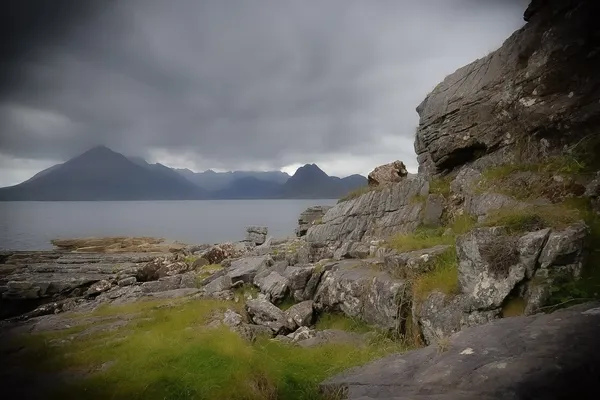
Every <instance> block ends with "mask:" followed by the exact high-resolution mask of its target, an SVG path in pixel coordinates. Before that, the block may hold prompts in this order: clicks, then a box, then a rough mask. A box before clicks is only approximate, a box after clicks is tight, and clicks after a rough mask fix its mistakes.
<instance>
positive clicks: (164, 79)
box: [0, 0, 528, 186]
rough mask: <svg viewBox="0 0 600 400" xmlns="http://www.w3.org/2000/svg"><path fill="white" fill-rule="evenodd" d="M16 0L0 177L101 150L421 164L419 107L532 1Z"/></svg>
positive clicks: (4, 79)
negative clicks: (415, 144) (415, 142)
mask: <svg viewBox="0 0 600 400" xmlns="http://www.w3.org/2000/svg"><path fill="white" fill-rule="evenodd" d="M6 2H7V4H8V3H12V6H5V4H4V3H3V7H7V9H8V10H9V11H8V12H6V13H4V12H3V14H4V15H3V17H4V18H6V20H2V21H0V24H1V25H2V28H1V29H0V34H1V35H2V37H3V39H4V40H3V41H2V43H1V48H0V51H1V54H0V56H2V59H3V60H5V61H4V62H3V63H2V65H1V67H0V170H1V172H2V173H1V174H0V186H7V185H13V184H16V183H19V182H21V181H23V180H26V179H28V178H29V177H31V176H32V175H34V174H35V173H36V172H38V171H40V170H42V169H44V168H47V167H49V166H51V165H54V164H56V163H60V162H63V161H66V160H68V159H69V158H71V157H74V156H76V155H78V154H80V153H82V152H84V151H86V150H87V149H89V148H91V147H93V146H96V145H105V146H108V147H110V148H111V149H113V150H115V151H118V152H121V153H123V154H125V155H131V156H141V157H144V158H145V159H147V160H148V161H150V162H161V163H163V164H165V165H168V166H172V167H177V168H189V169H191V170H194V171H203V170H206V169H209V168H211V169H214V170H284V171H286V172H288V173H293V172H294V171H295V169H296V168H297V167H298V166H300V165H303V164H306V163H316V164H318V165H319V166H320V167H321V168H322V169H323V170H324V171H325V172H327V173H328V174H330V175H336V176H347V175H350V174H354V173H360V174H363V175H367V174H368V173H369V171H371V170H372V169H373V168H374V167H376V166H377V165H380V164H384V163H388V162H391V161H394V160H402V161H404V162H405V164H406V165H407V166H408V169H409V171H411V172H416V168H417V164H416V156H415V154H414V147H413V140H414V134H415V129H416V127H417V125H418V114H417V113H416V111H415V109H416V107H417V105H418V104H419V103H420V102H421V101H422V100H423V99H424V98H425V96H426V95H427V93H429V92H430V91H431V90H432V89H433V88H434V87H435V85H436V84H437V83H439V82H440V81H442V80H443V79H444V77H445V76H446V75H448V74H450V73H452V72H454V71H455V70H456V69H457V68H459V67H461V66H463V65H465V64H468V63H470V62H472V61H474V60H475V59H477V58H480V57H482V56H485V55H486V54H488V53H489V52H490V51H493V50H495V49H496V48H498V47H499V46H500V45H501V44H502V42H503V41H504V40H505V39H506V38H508V36H510V34H511V33H512V32H514V31H515V30H516V29H518V28H520V27H521V26H522V25H523V24H524V21H523V17H522V15H523V12H524V10H525V8H526V6H527V3H528V2H527V0H419V1H414V0H413V1H408V0H372V1H371V0H370V1H367V0H360V1H359V0H326V1H317V0H310V1H309V0H307V1H292V0H252V1H247V0H228V1H223V0H169V1H163V0H88V1H86V2H82V1H75V0H53V1H51V0H6ZM83 3H85V4H87V6H82V5H81V4H83ZM59 5H64V6H65V7H59Z"/></svg>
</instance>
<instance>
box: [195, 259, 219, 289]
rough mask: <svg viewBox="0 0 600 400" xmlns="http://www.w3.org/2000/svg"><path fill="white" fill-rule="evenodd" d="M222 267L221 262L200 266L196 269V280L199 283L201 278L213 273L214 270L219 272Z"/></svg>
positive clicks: (203, 278)
mask: <svg viewBox="0 0 600 400" xmlns="http://www.w3.org/2000/svg"><path fill="white" fill-rule="evenodd" d="M222 269H223V266H222V265H221V264H209V265H205V266H203V267H200V268H198V269H197V270H196V282H197V283H198V285H200V284H201V283H202V281H203V280H205V279H206V278H208V277H209V276H211V275H213V274H215V273H216V272H219V271H220V270H222Z"/></svg>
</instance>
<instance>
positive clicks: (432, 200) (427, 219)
mask: <svg viewBox="0 0 600 400" xmlns="http://www.w3.org/2000/svg"><path fill="white" fill-rule="evenodd" d="M444 202H445V199H444V196H442V195H441V194H430V195H429V196H427V200H426V201H425V209H424V210H423V224H424V225H427V226H440V225H441V223H442V221H441V218H442V213H443V212H444Z"/></svg>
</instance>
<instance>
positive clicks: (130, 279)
mask: <svg viewBox="0 0 600 400" xmlns="http://www.w3.org/2000/svg"><path fill="white" fill-rule="evenodd" d="M136 282H137V279H135V276H130V277H128V278H123V279H121V280H119V281H118V282H117V285H119V286H131V285H135V284H136Z"/></svg>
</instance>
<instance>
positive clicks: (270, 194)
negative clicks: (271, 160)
mask: <svg viewBox="0 0 600 400" xmlns="http://www.w3.org/2000/svg"><path fill="white" fill-rule="evenodd" d="M281 188H282V185H281V184H279V183H277V182H270V181H265V180H261V179H257V178H255V177H252V176H249V177H245V178H240V179H236V180H235V181H233V182H232V183H231V184H230V185H229V186H228V187H227V188H225V189H221V190H218V191H216V192H214V193H213V194H212V197H213V198H214V199H274V198H278V197H280V192H281Z"/></svg>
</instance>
